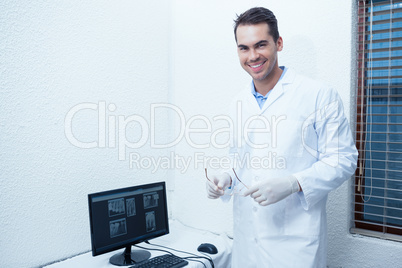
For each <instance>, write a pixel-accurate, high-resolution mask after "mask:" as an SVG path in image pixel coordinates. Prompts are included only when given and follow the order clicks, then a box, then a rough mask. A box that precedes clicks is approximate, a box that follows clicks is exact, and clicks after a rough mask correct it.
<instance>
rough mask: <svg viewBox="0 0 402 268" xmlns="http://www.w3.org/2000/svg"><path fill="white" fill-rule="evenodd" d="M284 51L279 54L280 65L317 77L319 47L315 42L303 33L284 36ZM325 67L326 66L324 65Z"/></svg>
mask: <svg viewBox="0 0 402 268" xmlns="http://www.w3.org/2000/svg"><path fill="white" fill-rule="evenodd" d="M283 44H284V46H283V52H282V54H279V65H280V66H282V65H285V66H286V67H290V68H292V69H295V70H296V71H297V72H299V73H301V74H303V75H305V76H308V77H310V78H313V79H316V78H317V73H318V72H317V71H318V69H317V53H318V51H317V49H316V48H315V46H314V42H313V41H312V40H311V39H309V38H306V36H303V35H294V36H292V37H291V38H289V39H286V37H284V38H283ZM322 67H324V66H322Z"/></svg>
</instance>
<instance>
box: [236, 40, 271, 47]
mask: <svg viewBox="0 0 402 268" xmlns="http://www.w3.org/2000/svg"><path fill="white" fill-rule="evenodd" d="M266 43H268V41H267V40H261V41H258V42H257V43H255V44H254V45H253V46H255V47H256V46H259V45H262V44H266ZM237 47H239V48H248V46H246V45H242V44H239V45H237Z"/></svg>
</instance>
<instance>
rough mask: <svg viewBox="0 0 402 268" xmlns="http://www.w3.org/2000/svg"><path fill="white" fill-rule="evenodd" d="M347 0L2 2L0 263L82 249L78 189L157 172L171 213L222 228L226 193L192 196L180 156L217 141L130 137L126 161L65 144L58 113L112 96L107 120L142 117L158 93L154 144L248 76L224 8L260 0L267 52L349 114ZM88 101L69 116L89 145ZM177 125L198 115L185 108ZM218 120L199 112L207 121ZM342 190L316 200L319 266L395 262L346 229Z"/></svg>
mask: <svg viewBox="0 0 402 268" xmlns="http://www.w3.org/2000/svg"><path fill="white" fill-rule="evenodd" d="M353 2H354V1H353V0H341V1H329V0H326V1H314V0H307V1H298V0H287V1H244V0H243V1H241V0H236V1H229V0H222V1H212V0H204V1H196V0H171V1H159V2H152V1H151V2H149V1H148V2H143V1H117V2H116V1H93V2H91V3H86V2H82V1H59V2H57V3H56V2H43V1H39V2H36V3H33V2H31V1H18V2H16V1H15V3H14V2H12V1H5V2H4V1H3V3H1V4H0V92H1V97H0V107H1V113H0V133H1V134H0V135H1V136H0V145H1V150H0V161H1V173H0V226H2V228H1V229H0V266H1V267H18V266H22V267H32V266H38V265H43V264H45V263H49V262H52V261H56V260H59V259H62V258H65V257H69V256H72V255H74V254H78V253H80V252H84V251H88V250H89V249H90V237H89V222H88V211H87V194H88V193H91V192H96V191H101V190H106V189H112V188H118V187H123V186H129V185H133V184H140V183H146V182H150V181H153V180H167V181H168V185H169V189H170V195H169V201H170V207H169V209H170V213H171V215H172V217H173V218H175V219H178V220H180V221H182V222H183V223H185V224H187V225H190V226H193V227H196V228H200V229H208V230H211V231H214V232H226V233H228V234H231V233H232V208H231V204H230V203H228V204H223V203H221V202H220V201H217V200H208V199H207V198H206V194H205V186H204V185H205V178H204V170H203V168H204V166H203V163H199V162H195V161H194V158H195V157H196V156H195V155H196V154H197V153H198V154H199V156H201V158H202V156H205V159H206V158H207V157H213V156H224V155H225V154H226V149H217V148H214V147H210V148H194V146H191V145H190V143H189V142H192V141H193V142H197V143H198V144H201V143H208V141H209V137H208V135H203V134H190V135H189V138H190V139H189V140H186V139H185V137H183V138H181V139H179V140H180V142H179V143H178V144H177V145H176V146H174V147H169V148H165V149H155V148H153V149H152V148H150V147H151V146H150V142H149V140H148V141H147V142H146V144H145V145H144V146H141V148H139V149H130V148H128V149H127V150H126V156H127V157H126V159H125V160H121V161H119V160H118V155H119V151H120V152H121V151H122V150H119V149H118V148H110V147H112V145H111V144H110V143H108V139H106V142H105V148H93V149H82V148H78V147H76V146H74V145H73V144H71V142H70V141H69V140H68V139H67V138H66V135H65V129H64V127H65V122H64V120H65V117H66V115H67V114H68V112H69V111H70V110H71V108H72V107H76V105H78V104H82V103H92V104H98V103H99V102H102V101H104V102H105V103H106V105H109V104H111V103H112V104H115V106H116V107H117V108H116V110H114V111H109V110H106V118H107V119H108V120H109V119H113V118H117V117H118V116H122V117H123V118H125V119H128V116H131V115H140V116H141V117H143V118H144V120H145V122H146V123H147V124H149V123H150V122H151V118H150V104H152V103H159V102H169V103H172V104H174V105H175V107H176V108H177V109H176V111H174V110H173V109H164V110H163V109H160V110H158V112H157V117H158V118H157V120H156V129H157V131H156V135H157V137H156V141H157V142H158V143H167V142H170V141H172V140H174V139H175V138H176V137H180V130H181V128H180V123H183V121H184V122H187V123H188V122H190V120H189V119H190V118H191V117H192V116H195V115H203V116H205V117H207V118H210V119H212V117H213V116H215V115H219V114H224V113H225V111H226V107H227V103H228V102H229V101H230V99H231V96H232V95H233V94H234V93H235V92H237V91H239V90H240V89H241V88H242V86H243V85H244V84H246V83H248V81H249V77H248V75H247V74H246V73H245V72H244V71H243V70H242V68H241V67H240V66H239V63H238V59H237V54H236V47H235V42H234V38H233V30H232V26H233V19H234V18H235V14H236V13H238V14H239V13H241V12H243V11H245V10H246V9H248V8H250V7H253V6H260V5H261V6H265V7H268V8H270V9H272V10H273V11H274V12H275V14H276V15H277V18H278V20H279V30H280V33H281V35H282V36H283V38H284V45H285V47H284V51H283V52H281V53H280V55H279V59H280V64H281V65H287V66H289V67H292V68H294V69H296V70H297V71H299V72H301V73H304V74H306V75H308V76H310V77H313V78H316V79H320V80H323V81H325V82H326V83H328V84H330V85H332V86H333V87H334V88H336V89H337V90H338V91H339V93H340V95H341V97H342V99H343V101H344V106H345V110H346V112H347V113H349V111H350V110H351V101H350V100H351V92H353V90H354V89H353V87H352V86H351V84H352V83H351V81H353V79H354V78H355V77H354V70H353V68H352V64H353V62H352V60H353V53H352V51H353V47H352V44H353V38H354V36H353V35H352V25H353V21H352V13H353V10H352V7H353V6H354V5H353V4H352V3H353ZM291 5H292V6H294V7H292V8H290V6H291ZM98 110H99V109H98ZM98 110H88V109H87V110H82V111H80V112H78V113H77V114H76V116H75V117H74V118H73V126H72V128H73V133H74V135H75V137H77V138H78V139H79V140H81V141H85V142H91V141H99V142H100V143H102V140H98V115H97V112H98ZM352 110H353V109H352ZM177 112H182V113H183V115H184V116H185V120H181V119H180V118H179V117H178V113H177ZM116 120H117V119H116ZM109 121H110V120H109ZM109 121H108V122H109ZM108 122H107V124H108ZM120 125H121V124H120ZM191 126H192V127H205V124H203V123H202V122H201V121H200V120H198V121H194V122H193V124H192V125H191ZM223 126H224V123H222V122H213V124H212V128H213V129H218V128H220V127H223ZM109 130H110V128H106V133H107V134H108V135H107V138H109V136H110V135H109V134H111V133H110V132H111V131H109ZM101 134H102V132H101ZM116 134H122V130H120V131H116ZM143 135H144V133H142V132H141V128H140V127H139V124H138V123H134V122H133V123H129V124H128V126H127V138H128V139H129V140H130V141H132V142H135V141H138V140H139V139H140V138H141V137H143ZM110 137H112V136H110ZM219 138H220V139H219V141H221V142H224V141H225V137H224V136H223V137H219ZM120 144H121V143H120ZM100 145H101V144H100ZM116 145H118V144H116ZM130 153H138V154H140V155H141V157H142V158H143V159H145V157H154V159H158V158H160V157H171V153H173V156H177V157H185V159H186V160H190V164H191V165H190V167H189V168H188V169H185V168H184V167H182V166H180V165H179V164H180V163H178V162H175V161H171V164H176V169H169V168H161V169H159V170H158V171H157V172H156V173H153V172H152V168H145V169H137V168H135V166H134V167H133V168H130V166H129V163H130V161H129V159H128V156H129V154H130ZM211 172H212V170H211ZM173 178H174V180H173ZM349 189H350V187H349V185H347V184H346V183H345V184H344V185H343V186H342V187H341V188H339V189H338V190H337V191H335V192H334V193H332V194H331V195H330V199H329V202H328V219H329V230H328V233H329V238H330V239H329V256H328V261H329V263H328V264H329V266H330V267H384V266H386V267H397V264H399V263H402V256H401V254H399V252H400V250H401V244H400V243H396V242H390V241H382V240H379V239H370V238H366V237H354V236H352V235H350V234H349V233H348V229H349V227H350V209H349V208H350V205H349V202H350V200H349V198H350V194H349ZM21 252H22V256H23V257H21ZM376 254H380V255H379V256H378V255H376ZM371 264H372V265H371Z"/></svg>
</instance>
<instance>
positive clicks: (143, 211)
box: [88, 182, 169, 266]
mask: <svg viewBox="0 0 402 268" xmlns="http://www.w3.org/2000/svg"><path fill="white" fill-rule="evenodd" d="M88 204H89V222H90V226H91V243H92V255H93V256H97V255H100V254H104V253H107V252H110V251H113V250H116V249H119V248H125V251H124V252H122V253H118V254H115V255H113V256H112V257H111V258H110V259H109V261H110V263H112V264H114V265H118V266H123V265H130V264H134V263H137V262H141V261H144V260H146V259H148V258H149V257H150V256H151V254H150V253H149V252H148V251H146V250H133V251H131V245H134V244H136V243H139V242H143V241H145V240H149V239H152V238H155V237H159V236H162V235H165V234H168V233H169V222H168V213H167V202H166V187H165V182H158V183H151V184H146V185H139V186H133V187H127V188H122V189H116V190H111V191H105V192H99V193H93V194H89V195H88Z"/></svg>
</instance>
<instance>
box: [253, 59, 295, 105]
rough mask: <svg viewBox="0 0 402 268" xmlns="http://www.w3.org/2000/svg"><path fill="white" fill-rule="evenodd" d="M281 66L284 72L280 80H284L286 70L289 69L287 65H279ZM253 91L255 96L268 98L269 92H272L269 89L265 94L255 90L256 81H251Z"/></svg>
mask: <svg viewBox="0 0 402 268" xmlns="http://www.w3.org/2000/svg"><path fill="white" fill-rule="evenodd" d="M279 68H281V69H282V71H283V72H282V75H281V77H279V80H278V82H279V81H281V80H282V78H283V77H284V76H285V73H286V71H287V69H288V68H286V67H285V66H279ZM251 93H253V95H254V97H255V98H265V99H266V98H267V97H268V95H269V93H271V90H270V91H268V93H267V94H266V95H265V96H264V95H262V94H261V93H259V92H257V91H256V90H255V86H254V82H253V81H251Z"/></svg>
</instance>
